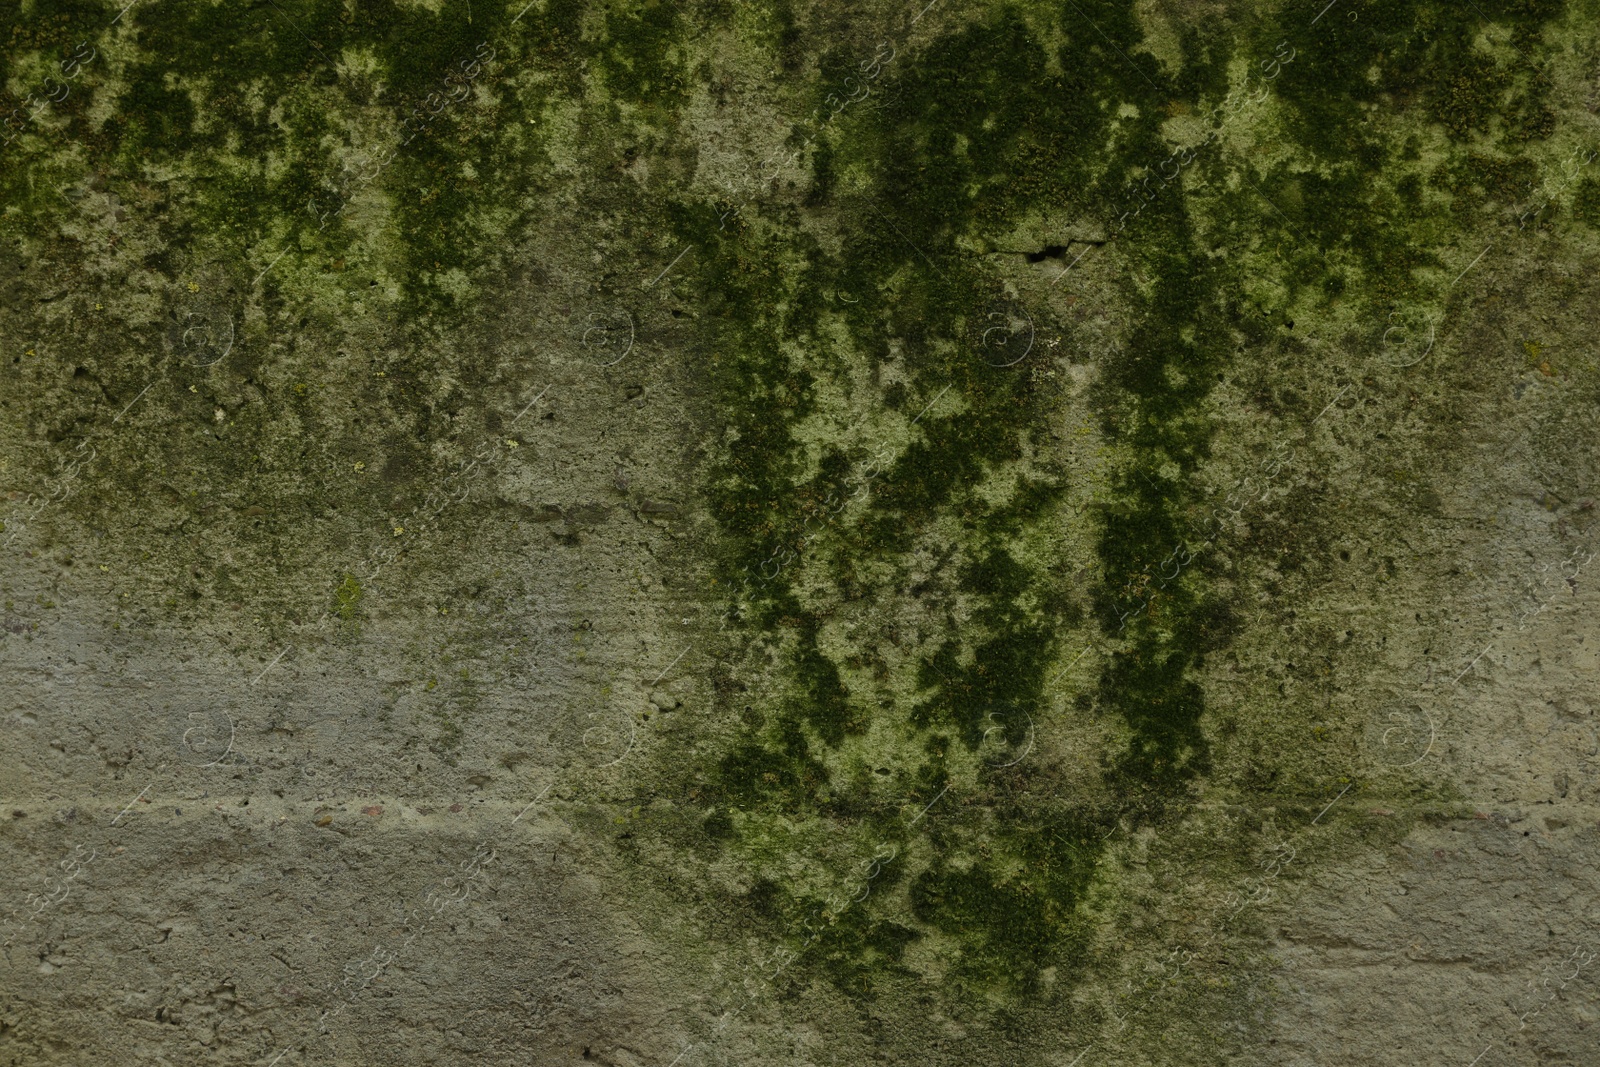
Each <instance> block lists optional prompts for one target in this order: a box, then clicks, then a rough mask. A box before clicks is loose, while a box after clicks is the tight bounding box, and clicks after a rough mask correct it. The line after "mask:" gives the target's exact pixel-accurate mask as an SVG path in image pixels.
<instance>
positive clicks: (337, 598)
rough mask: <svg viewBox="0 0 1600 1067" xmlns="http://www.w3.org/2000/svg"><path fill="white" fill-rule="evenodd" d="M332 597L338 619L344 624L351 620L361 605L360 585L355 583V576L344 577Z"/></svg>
mask: <svg viewBox="0 0 1600 1067" xmlns="http://www.w3.org/2000/svg"><path fill="white" fill-rule="evenodd" d="M333 595H334V603H335V610H336V611H337V612H338V613H339V618H341V619H343V620H345V621H346V622H349V621H351V620H353V619H354V618H355V617H356V610H357V608H358V606H359V605H360V603H361V583H360V582H358V581H356V578H355V575H353V574H347V575H345V576H344V581H343V582H340V583H339V588H338V589H336V590H334V594H333Z"/></svg>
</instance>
